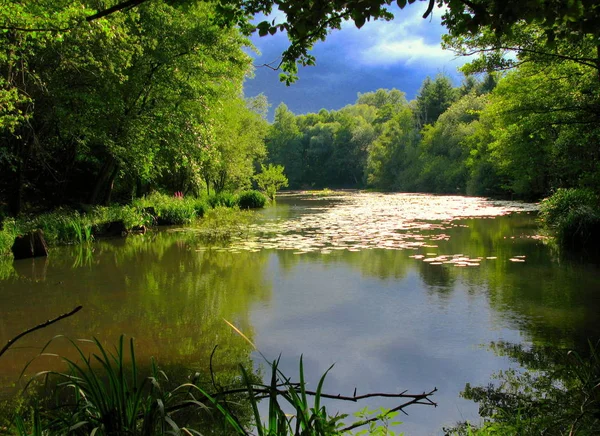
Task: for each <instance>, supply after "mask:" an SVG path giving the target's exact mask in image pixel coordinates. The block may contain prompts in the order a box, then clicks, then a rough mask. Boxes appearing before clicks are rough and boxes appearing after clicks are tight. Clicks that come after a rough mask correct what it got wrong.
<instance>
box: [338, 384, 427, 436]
mask: <svg viewBox="0 0 600 436" xmlns="http://www.w3.org/2000/svg"><path fill="white" fill-rule="evenodd" d="M435 391H437V388H435V389H434V390H433V391H431V392H430V393H428V394H425V393H424V394H422V398H421V399H425V400H427V402H426V403H420V402H419V401H420V399H417V398H415V399H413V400H411V401H407V402H406V403H404V404H401V405H399V406H398V407H394V408H393V409H390V410H388V411H387V412H385V413H383V414H381V415H376V416H374V417H372V418H369V419H366V420H364V421H358V422H355V423H354V424H351V425H349V426H348V427H346V428H343V429H341V430H340V433H345V432H347V431H350V430H353V429H355V428H358V427H362V426H363V425H367V424H369V423H371V422H375V421H379V420H380V419H382V418H384V417H386V416H387V415H389V414H390V413H393V412H397V411H401V412H403V413H405V414H407V413H406V412H404V408H405V407H408V406H410V405H411V404H424V405H429V406H434V407H436V406H437V404H436V403H434V402H433V401H431V400H430V399H429V398H428V396H429V395H431V394H433V393H434V392H435Z"/></svg>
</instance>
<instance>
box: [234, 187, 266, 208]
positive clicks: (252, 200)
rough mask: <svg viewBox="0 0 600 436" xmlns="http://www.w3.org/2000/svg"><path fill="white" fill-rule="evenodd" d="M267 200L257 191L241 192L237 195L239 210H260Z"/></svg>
mask: <svg viewBox="0 0 600 436" xmlns="http://www.w3.org/2000/svg"><path fill="white" fill-rule="evenodd" d="M266 202H267V198H266V197H265V196H264V195H263V194H262V193H260V192H258V191H254V190H253V191H242V192H240V193H239V194H238V206H239V207H240V209H260V208H263V207H265V203H266Z"/></svg>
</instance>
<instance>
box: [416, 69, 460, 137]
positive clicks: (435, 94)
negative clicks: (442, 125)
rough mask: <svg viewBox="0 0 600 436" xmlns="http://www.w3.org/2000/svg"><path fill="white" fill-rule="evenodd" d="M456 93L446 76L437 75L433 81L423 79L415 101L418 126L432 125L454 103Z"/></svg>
mask: <svg viewBox="0 0 600 436" xmlns="http://www.w3.org/2000/svg"><path fill="white" fill-rule="evenodd" d="M457 97H458V93H457V91H456V90H455V89H454V87H453V86H452V81H451V80H450V78H449V77H448V76H445V75H442V74H439V75H437V76H436V78H435V79H434V80H431V79H430V78H429V77H427V78H426V79H425V81H424V82H423V84H422V85H421V89H420V90H419V94H418V95H417V99H416V107H417V110H416V114H417V119H418V120H419V124H420V125H421V126H424V125H426V124H433V123H435V122H436V121H437V119H438V118H439V117H440V115H442V114H443V113H444V112H445V111H446V110H447V109H448V108H449V107H450V105H452V103H454V101H456V99H457Z"/></svg>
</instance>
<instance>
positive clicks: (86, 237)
mask: <svg viewBox="0 0 600 436" xmlns="http://www.w3.org/2000/svg"><path fill="white" fill-rule="evenodd" d="M93 225H94V222H93V221H92V220H91V219H90V217H88V216H87V215H85V214H81V213H79V212H78V211H73V210H68V209H57V210H55V211H53V212H48V213H44V214H42V215H38V216H36V217H35V218H32V219H30V220H24V221H21V222H20V224H19V233H27V232H28V231H31V230H35V229H41V230H42V231H43V232H44V239H45V240H46V242H48V244H51V245H54V244H69V243H74V242H76V243H82V242H85V241H90V240H91V238H92V226H93Z"/></svg>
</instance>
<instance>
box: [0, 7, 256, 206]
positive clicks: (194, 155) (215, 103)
mask: <svg viewBox="0 0 600 436" xmlns="http://www.w3.org/2000/svg"><path fill="white" fill-rule="evenodd" d="M21 6H23V5H21V4H20V3H19V2H10V3H9V4H8V6H7V8H3V9H2V11H1V12H0V23H4V24H6V23H15V22H16V23H20V24H27V25H28V27H27V29H26V30H14V31H12V33H11V31H8V32H3V33H1V34H0V45H1V46H2V48H3V50H0V71H1V72H2V74H0V76H2V77H3V79H0V82H1V83H0V101H2V102H6V105H3V106H2V107H3V111H0V137H1V138H2V141H3V144H6V147H3V148H2V151H0V168H1V169H2V171H0V198H1V199H2V200H4V199H5V198H7V197H10V198H8V200H9V203H10V204H11V206H12V207H11V209H12V212H13V213H15V214H16V213H18V212H19V210H20V204H21V201H22V199H23V198H25V199H27V196H30V197H33V198H35V199H36V202H37V203H38V204H39V205H40V206H49V205H53V204H57V203H59V204H60V203H63V202H82V201H89V202H92V203H106V202H108V201H109V200H110V198H111V194H112V193H113V191H116V192H117V194H118V195H120V196H121V198H125V199H127V198H131V195H133V193H135V194H136V195H141V194H142V193H143V192H144V191H145V190H146V189H147V188H148V187H155V188H156V187H158V188H162V189H166V190H171V191H172V190H181V191H188V190H198V188H199V185H200V183H201V182H202V180H201V179H199V178H198V174H199V172H200V170H201V169H202V168H205V167H206V166H207V165H208V164H209V163H211V162H212V161H213V160H214V159H216V158H218V156H217V154H216V153H215V151H214V149H213V148H212V145H215V144H218V143H219V142H221V143H222V142H223V141H225V140H224V139H223V138H224V137H225V136H227V137H229V138H234V137H233V136H232V131H235V129H237V131H236V132H237V133H236V134H237V136H235V139H236V140H240V142H242V143H244V140H245V139H248V135H251V134H252V135H254V134H256V138H258V139H257V140H258V141H259V142H260V137H261V134H260V129H261V128H258V129H255V128H254V127H256V126H258V125H259V124H261V125H262V126H263V127H262V129H263V130H264V129H265V128H266V121H265V120H264V119H262V118H261V117H260V115H258V114H255V113H254V112H252V114H254V115H249V112H251V111H249V110H247V109H246V108H245V106H244V105H245V104H244V103H243V102H241V103H240V95H241V90H242V81H243V78H244V76H245V75H246V74H247V73H248V72H249V68H250V58H249V56H248V55H247V54H245V53H244V52H243V51H242V46H243V45H245V44H247V40H246V39H245V38H243V37H242V36H241V35H240V33H239V31H238V30H236V29H223V28H221V27H218V26H216V25H215V23H214V20H213V19H212V17H213V16H214V6H212V5H209V4H208V3H205V2H194V3H191V4H189V5H186V6H180V5H172V4H167V3H166V2H152V3H148V4H144V5H142V6H139V7H137V8H135V9H131V10H128V11H127V12H123V13H120V14H115V15H113V16H111V17H110V21H109V20H108V19H105V18H103V19H97V20H92V21H91V22H85V23H79V22H78V21H77V20H81V19H82V17H84V16H85V14H89V13H90V10H89V9H86V8H85V7H82V4H80V3H77V2H73V1H67V0H45V1H41V2H34V3H31V2H28V3H27V5H25V6H23V7H21ZM59 13H60V14H62V15H60V14H59ZM58 16H61V17H62V16H64V17H66V18H64V19H63V18H61V19H60V20H59V19H58V18H57V17H58ZM2 20H4V21H2ZM84 21H85V20H84ZM75 22H78V23H79V24H77V25H75V24H74V23H75ZM58 24H60V25H63V24H64V26H66V27H69V29H70V30H66V31H64V32H63V33H59V32H58V31H56V30H52V31H48V29H43V27H50V26H54V25H58ZM15 25H16V24H15ZM38 27H39V28H40V29H38V30H33V29H34V28H38ZM4 50H6V51H4ZM5 73H6V74H5ZM6 77H7V78H8V79H4V78H6ZM2 80H4V81H3V82H2ZM234 102H235V104H238V109H236V110H238V113H237V114H236V116H235V117H227V116H223V117H221V118H219V117H217V116H216V114H217V113H222V112H223V110H224V108H226V107H227V105H233V104H234ZM231 111H234V109H231ZM225 112H227V111H226V110H225ZM244 117H245V118H244ZM256 117H258V119H260V120H259V121H257V123H254V124H253V122H252V120H254V119H255V118H256ZM225 120H228V121H227V122H231V123H233V124H236V123H237V124H236V125H237V127H235V128H234V127H231V128H228V127H226V126H225V122H226V121H225ZM244 138H245V139H244ZM256 138H255V139H256ZM255 145H256V147H255V151H257V152H258V151H260V147H261V144H260V143H257V144H255ZM253 164H254V162H250V164H249V166H250V168H252V165H253ZM251 174H252V171H250V172H249V173H246V174H245V175H246V176H247V181H246V182H245V183H248V182H249V177H250V176H251ZM240 177H241V176H240Z"/></svg>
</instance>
